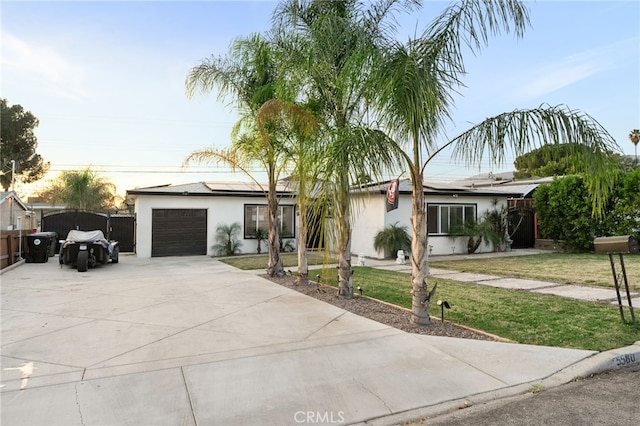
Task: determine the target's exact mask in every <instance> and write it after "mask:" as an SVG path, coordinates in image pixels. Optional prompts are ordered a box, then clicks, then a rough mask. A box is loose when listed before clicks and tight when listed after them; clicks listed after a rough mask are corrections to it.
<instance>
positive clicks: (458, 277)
mask: <svg viewBox="0 0 640 426" xmlns="http://www.w3.org/2000/svg"><path fill="white" fill-rule="evenodd" d="M544 252H545V251H544V250H536V249H522V250H514V251H511V252H499V253H479V254H473V255H455V256H441V257H442V258H446V259H447V260H448V259H451V258H459V259H478V258H482V257H497V256H500V257H517V256H526V255H532V254H537V253H544ZM432 259H433V260H434V261H435V260H437V259H438V257H434V258H432ZM514 261H515V260H514ZM365 264H366V266H371V267H374V268H379V269H386V270H390V271H397V272H405V273H411V265H410V264H409V263H408V262H407V263H405V264H397V263H396V262H395V261H394V260H377V259H366V260H365ZM353 265H357V259H356V258H355V257H354V259H353ZM429 275H430V276H431V277H434V278H442V279H449V280H454V281H461V282H467V283H474V284H480V285H486V286H490V287H500V288H506V289H510V290H527V291H531V292H534V293H540V294H552V295H554V296H560V297H566V298H569V299H576V300H583V301H589V302H599V301H604V302H610V303H611V304H616V305H617V304H618V296H617V293H616V290H615V289H613V288H603V287H592V286H584V285H572V284H558V283H554V282H547V281H539V280H531V279H525V278H505V277H499V276H495V275H486V274H477V273H470V272H459V271H452V270H444V269H437V268H430V269H429ZM620 295H621V297H622V302H623V305H624V306H625V308H626V307H628V306H629V305H628V300H627V295H626V293H625V290H624V287H623V288H621V290H620ZM630 296H631V305H632V306H633V307H634V308H637V307H640V293H638V292H630Z"/></svg>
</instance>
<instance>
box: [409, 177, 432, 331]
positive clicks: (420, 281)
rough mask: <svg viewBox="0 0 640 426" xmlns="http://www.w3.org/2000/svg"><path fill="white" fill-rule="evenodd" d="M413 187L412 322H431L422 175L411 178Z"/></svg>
mask: <svg viewBox="0 0 640 426" xmlns="http://www.w3.org/2000/svg"><path fill="white" fill-rule="evenodd" d="M411 182H412V187H413V197H412V202H413V206H412V212H411V227H412V228H413V229H412V234H413V239H412V240H411V284H412V294H413V297H412V303H411V313H412V315H411V322H413V323H415V324H430V323H431V319H430V317H429V299H428V298H429V292H428V291H427V290H428V288H427V281H428V277H429V269H428V268H429V263H428V261H427V244H428V235H427V215H426V212H425V207H424V189H423V187H422V179H421V178H420V177H418V178H414V179H411Z"/></svg>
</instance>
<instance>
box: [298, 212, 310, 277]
mask: <svg viewBox="0 0 640 426" xmlns="http://www.w3.org/2000/svg"><path fill="white" fill-rule="evenodd" d="M300 216H301V217H302V210H300ZM308 283H309V263H308V261H307V222H306V220H300V226H299V228H298V278H297V279H296V284H308Z"/></svg>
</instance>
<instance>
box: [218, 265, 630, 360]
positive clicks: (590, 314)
mask: <svg viewBox="0 0 640 426" xmlns="http://www.w3.org/2000/svg"><path fill="white" fill-rule="evenodd" d="M281 256H282V261H283V265H284V267H285V268H295V266H296V265H297V255H296V254H295V253H284V254H282V255H281ZM220 260H221V261H223V262H226V263H228V264H230V265H233V266H235V267H237V268H240V269H261V268H266V266H267V256H266V255H260V256H238V257H231V258H224V259H220ZM614 260H615V262H616V268H617V272H618V274H619V273H620V267H619V258H618V257H617V256H615V257H614ZM323 261H324V257H323V254H322V253H310V256H309V264H310V265H312V264H323V263H325V264H326V263H329V264H330V263H335V262H336V260H335V259H329V260H328V261H327V262H323ZM624 262H625V267H626V270H627V278H628V279H629V286H630V287H631V288H632V290H635V291H640V282H639V281H640V256H638V255H626V256H624ZM429 264H430V266H431V267H434V268H441V269H453V270H458V271H465V272H477V273H483V274H490V275H498V276H505V277H519V278H530V279H538V280H543V281H552V282H559V283H567V284H569V283H571V284H580V285H598V286H604V287H613V277H612V274H611V265H610V262H609V257H608V256H607V255H595V254H565V253H549V254H539V255H531V256H518V257H507V258H504V257H503V258H500V257H496V258H478V259H470V260H450V259H442V260H432V261H431V262H430V263H429ZM354 270H355V274H354V287H357V286H361V287H362V288H363V289H364V294H365V295H366V296H369V297H373V298H376V299H379V300H383V301H385V302H388V303H392V304H394V305H398V306H402V307H405V308H410V307H411V278H410V275H409V274H406V273H399V272H392V271H385V270H380V269H374V268H369V267H354ZM322 282H324V283H327V284H331V285H334V286H336V285H337V272H336V269H335V268H327V269H325V270H323V271H322ZM433 283H438V290H437V292H436V299H440V300H446V301H448V302H449V303H450V304H451V307H452V308H451V309H450V310H446V312H445V320H448V321H452V322H455V323H457V324H461V325H465V326H467V327H471V328H474V329H477V330H482V331H485V332H487V333H491V334H495V335H498V336H500V337H504V338H507V339H510V340H513V341H516V342H519V343H526V344H533V345H545V346H558V347H566V348H576V349H588V350H596V351H603V350H608V349H613V348H618V347H622V346H626V345H630V344H632V343H634V342H636V341H639V340H640V325H638V324H636V325H632V324H630V323H628V322H627V323H623V322H622V320H621V318H620V311H619V308H618V306H616V305H609V304H605V303H592V302H584V301H578V300H572V299H566V298H562V297H557V296H552V295H542V294H536V293H531V292H527V291H519V290H508V289H501V288H494V287H489V286H483V285H477V284H470V283H461V282H456V281H451V280H443V279H433V278H432V279H430V281H429V284H430V286H431V285H433ZM623 288H624V287H623ZM624 313H625V318H626V319H627V321H629V320H630V312H629V309H628V307H627V306H626V303H625V309H624ZM635 313H636V318H637V319H638V321H639V322H640V306H637V307H636V310H635ZM431 315H433V316H437V317H439V316H440V308H439V307H438V306H437V305H436V304H435V302H432V303H431Z"/></svg>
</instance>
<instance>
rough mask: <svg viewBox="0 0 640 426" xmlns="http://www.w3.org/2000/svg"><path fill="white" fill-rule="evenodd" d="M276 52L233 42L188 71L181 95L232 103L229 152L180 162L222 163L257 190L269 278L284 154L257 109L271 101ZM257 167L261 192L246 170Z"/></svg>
mask: <svg viewBox="0 0 640 426" xmlns="http://www.w3.org/2000/svg"><path fill="white" fill-rule="evenodd" d="M276 56H277V52H276V51H275V50H274V45H273V43H272V42H271V41H270V40H268V39H265V38H264V37H262V36H260V35H259V34H254V35H252V36H250V37H248V38H239V39H236V40H235V41H234V42H233V43H232V45H231V48H230V51H229V54H228V55H227V56H226V57H211V58H209V59H205V60H203V61H202V63H201V64H200V65H199V66H196V67H194V68H192V69H191V71H190V73H189V75H188V76H187V80H186V86H187V95H188V96H189V97H191V96H193V95H194V93H195V92H196V90H198V89H199V90H200V91H201V92H210V91H212V90H213V89H214V88H217V89H218V96H219V99H220V100H223V99H224V98H225V97H226V96H233V97H234V98H235V102H236V107H237V108H238V110H239V112H240V115H241V119H240V121H239V122H238V123H237V124H236V125H235V127H234V130H233V133H232V138H233V139H234V140H233V143H232V146H231V147H230V148H229V149H216V148H207V149H203V150H198V151H194V152H192V153H191V154H190V155H189V156H188V157H187V158H186V159H185V161H184V164H189V163H190V162H199V163H211V162H224V163H226V164H228V165H230V166H231V167H232V168H233V169H239V170H241V171H243V173H245V174H246V175H247V176H249V177H250V178H251V179H252V180H253V181H254V182H255V183H257V184H258V185H260V187H261V188H262V190H263V192H264V194H265V197H266V199H267V214H268V234H269V238H268V242H269V244H268V246H269V264H268V268H267V272H268V274H269V275H270V276H276V275H283V274H284V269H283V267H282V262H281V260H280V254H279V253H280V251H279V243H278V241H279V238H278V226H277V212H278V198H277V192H276V183H277V181H278V179H279V177H280V174H281V173H282V171H283V170H285V169H286V154H285V153H284V152H283V150H282V149H281V146H280V145H279V144H278V140H277V139H274V138H272V137H268V135H269V129H268V127H269V125H270V124H269V123H266V122H262V123H260V124H258V115H259V113H260V108H261V107H262V106H263V105H264V104H265V102H267V101H269V100H271V99H274V98H275V96H276V92H277V89H278V88H277V86H278V84H279V83H280V81H279V80H278V78H279V75H278V69H277V65H276V64H277V60H276ZM254 162H258V163H260V164H261V165H262V166H263V168H264V170H265V171H266V172H267V176H268V178H267V181H268V182H267V188H264V187H262V185H261V184H260V182H258V181H257V180H256V179H255V178H254V177H253V175H252V173H251V172H250V165H251V164H252V163H254Z"/></svg>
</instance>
